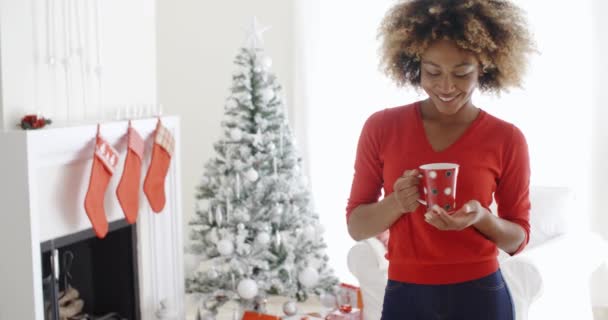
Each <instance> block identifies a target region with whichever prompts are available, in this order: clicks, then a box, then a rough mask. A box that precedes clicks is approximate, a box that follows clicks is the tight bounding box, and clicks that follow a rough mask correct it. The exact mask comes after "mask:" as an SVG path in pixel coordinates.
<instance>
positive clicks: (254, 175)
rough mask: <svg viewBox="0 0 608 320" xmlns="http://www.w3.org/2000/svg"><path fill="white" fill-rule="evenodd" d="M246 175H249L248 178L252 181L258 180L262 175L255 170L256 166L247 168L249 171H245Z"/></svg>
mask: <svg viewBox="0 0 608 320" xmlns="http://www.w3.org/2000/svg"><path fill="white" fill-rule="evenodd" d="M245 177H247V180H249V181H251V182H256V181H257V180H258V178H259V177H260V175H259V174H258V172H257V171H255V169H254V168H249V170H247V172H245Z"/></svg>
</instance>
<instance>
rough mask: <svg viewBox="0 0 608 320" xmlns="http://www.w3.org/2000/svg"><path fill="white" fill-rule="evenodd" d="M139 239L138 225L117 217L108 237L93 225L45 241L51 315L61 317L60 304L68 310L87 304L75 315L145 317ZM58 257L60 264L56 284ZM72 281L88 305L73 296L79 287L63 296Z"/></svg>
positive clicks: (47, 303)
mask: <svg viewBox="0 0 608 320" xmlns="http://www.w3.org/2000/svg"><path fill="white" fill-rule="evenodd" d="M136 239H137V237H136V228H135V225H129V224H127V223H126V222H125V221H117V222H113V223H110V226H109V232H108V234H107V235H106V237H105V238H104V239H98V238H97V237H95V234H94V233H93V230H92V229H89V230H85V231H82V232H78V233H75V234H71V235H68V236H65V237H61V238H57V239H54V240H52V241H47V242H44V243H42V244H41V254H42V260H41V261H42V275H43V286H44V288H43V290H44V303H45V319H46V320H55V317H56V316H57V314H58V313H59V309H61V311H62V312H64V313H65V312H68V313H74V310H78V309H82V310H81V311H80V312H79V313H78V314H77V315H75V316H74V317H72V318H71V319H87V320H102V319H103V320H110V319H128V320H139V319H140V314H139V301H138V292H139V290H138V287H137V286H138V279H137V252H136V248H137V244H136ZM54 249H56V251H55V250H54ZM53 253H54V254H53ZM53 258H54V259H53ZM53 260H54V261H55V262H56V263H55V265H58V267H59V272H58V273H56V274H58V278H57V280H56V281H55V282H54V284H52V278H53V277H52V274H53V272H52V270H53V269H52V268H53V267H52V265H53V262H52V261H53ZM66 286H67V287H68V288H70V287H71V288H73V289H76V290H77V291H78V293H79V297H78V298H77V299H80V300H82V302H84V305H83V306H82V307H80V308H79V307H78V305H79V304H82V302H79V301H77V299H71V298H68V297H72V296H73V295H74V293H75V292H74V291H73V290H67V292H68V293H70V292H71V294H70V295H68V296H63V294H65V292H66ZM53 289H54V290H53ZM53 292H54V293H55V294H53ZM62 297H63V300H62ZM65 300H67V301H71V305H70V304H67V303H66V301H65ZM60 302H61V306H60ZM55 308H59V309H57V311H55ZM70 308H72V309H71V310H70Z"/></svg>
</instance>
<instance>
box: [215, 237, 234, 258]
mask: <svg viewBox="0 0 608 320" xmlns="http://www.w3.org/2000/svg"><path fill="white" fill-rule="evenodd" d="M217 252H219V253H220V254H221V255H223V256H228V255H231V254H232V252H234V245H233V244H232V241H230V240H226V239H222V240H220V241H218V242H217Z"/></svg>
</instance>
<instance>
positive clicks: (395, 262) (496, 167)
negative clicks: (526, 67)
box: [346, 102, 530, 284]
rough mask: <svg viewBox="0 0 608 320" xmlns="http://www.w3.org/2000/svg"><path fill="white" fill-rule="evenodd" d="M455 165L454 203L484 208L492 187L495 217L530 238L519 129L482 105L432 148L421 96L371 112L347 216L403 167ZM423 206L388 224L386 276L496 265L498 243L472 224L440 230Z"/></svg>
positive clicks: (442, 279) (441, 274)
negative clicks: (444, 143)
mask: <svg viewBox="0 0 608 320" xmlns="http://www.w3.org/2000/svg"><path fill="white" fill-rule="evenodd" d="M432 162H452V163H458V164H460V169H459V173H458V180H457V190H458V196H457V199H456V207H457V208H460V207H462V205H463V204H464V203H466V202H467V201H469V200H477V201H479V202H480V203H481V205H482V206H484V207H486V208H488V207H490V204H491V203H492V193H494V197H495V199H496V203H497V208H498V216H500V217H501V218H503V219H506V220H509V221H511V222H514V223H517V224H518V225H520V226H522V227H523V229H524V230H525V232H526V240H525V241H524V242H523V243H522V245H521V246H520V248H519V249H518V250H517V252H519V251H521V250H522V249H523V248H524V246H525V245H526V244H527V242H528V239H529V233H530V224H529V211H530V201H529V181H530V166H529V159H528V146H527V144H526V140H525V138H524V136H523V134H522V133H521V131H520V130H519V129H518V128H516V127H515V126H514V125H512V124H510V123H507V122H505V121H503V120H500V119H498V118H496V117H494V116H492V115H490V114H488V113H486V112H484V111H483V110H480V113H479V115H478V116H477V118H476V119H475V120H474V121H473V123H472V124H471V125H470V126H469V128H467V130H466V131H465V133H464V134H463V135H462V136H461V137H460V138H459V139H458V140H457V141H456V142H455V143H453V144H452V145H450V146H449V147H448V148H447V149H445V150H443V151H441V152H435V151H433V149H432V147H431V145H430V143H429V142H428V140H427V137H426V134H425V131H424V127H423V123H422V117H421V113H420V102H416V103H414V104H411V105H406V106H402V107H396V108H390V109H385V110H383V111H379V112H376V113H374V114H373V115H372V116H371V117H369V119H368V120H367V121H366V123H365V125H364V127H363V130H362V132H361V136H360V138H359V144H358V147H357V158H356V161H355V174H354V178H353V184H352V188H351V193H350V197H349V199H348V206H347V209H346V216H347V219H348V216H349V215H350V213H351V212H352V211H353V210H354V209H355V208H356V207H357V206H359V205H362V204H368V203H374V202H377V201H378V199H379V198H380V194H381V189H384V194H385V195H390V194H391V193H392V192H393V184H394V183H395V180H396V179H397V178H398V177H400V176H401V175H402V174H403V172H404V171H405V170H408V169H415V168H418V166H420V165H422V164H425V163H432ZM425 212H426V208H425V207H424V206H422V205H421V206H418V208H417V209H416V211H414V212H411V213H405V214H403V215H402V216H401V217H400V218H399V219H398V220H397V221H395V223H393V225H392V226H391V227H390V240H389V244H388V253H387V254H386V258H387V259H388V260H389V270H388V277H389V279H391V280H395V281H401V282H410V283H418V284H449V283H458V282H463V281H468V280H473V279H477V278H481V277H484V276H486V275H489V274H491V273H493V272H495V271H496V270H498V261H497V255H498V249H497V247H496V244H495V243H494V242H492V241H490V240H488V239H487V238H485V237H484V236H483V235H482V234H481V233H480V232H479V231H477V230H476V229H475V228H474V227H472V226H471V227H468V228H466V229H464V230H462V231H441V230H438V229H436V228H435V227H433V226H432V225H430V224H428V223H427V222H425V220H424V213H425Z"/></svg>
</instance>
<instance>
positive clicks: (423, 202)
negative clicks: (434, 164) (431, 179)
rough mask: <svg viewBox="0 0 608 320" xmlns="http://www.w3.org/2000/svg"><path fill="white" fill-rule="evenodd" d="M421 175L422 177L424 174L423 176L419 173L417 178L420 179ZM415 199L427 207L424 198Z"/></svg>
mask: <svg viewBox="0 0 608 320" xmlns="http://www.w3.org/2000/svg"><path fill="white" fill-rule="evenodd" d="M423 177H424V176H423V175H421V174H419V175H418V178H419V179H422V178H423ZM416 201H418V203H420V204H421V205H423V206H425V207H427V208H428V204H427V203H426V200H424V199H416Z"/></svg>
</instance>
